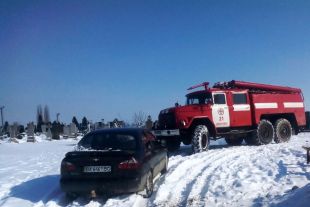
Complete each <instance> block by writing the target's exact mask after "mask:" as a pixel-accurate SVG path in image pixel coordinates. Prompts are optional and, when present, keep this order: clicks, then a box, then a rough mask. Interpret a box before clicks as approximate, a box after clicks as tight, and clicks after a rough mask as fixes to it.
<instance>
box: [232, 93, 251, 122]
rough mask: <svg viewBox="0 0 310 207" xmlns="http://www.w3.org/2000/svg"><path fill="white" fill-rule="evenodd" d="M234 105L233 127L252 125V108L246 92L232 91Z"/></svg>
mask: <svg viewBox="0 0 310 207" xmlns="http://www.w3.org/2000/svg"><path fill="white" fill-rule="evenodd" d="M231 96H232V107H230V125H231V127H241V126H251V124H252V119H251V108H250V104H249V98H248V95H247V93H246V92H232V94H231Z"/></svg>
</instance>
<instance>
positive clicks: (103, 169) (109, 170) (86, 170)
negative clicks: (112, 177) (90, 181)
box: [84, 166, 111, 173]
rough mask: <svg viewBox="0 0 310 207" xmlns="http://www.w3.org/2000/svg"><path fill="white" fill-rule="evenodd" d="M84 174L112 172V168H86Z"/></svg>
mask: <svg viewBox="0 0 310 207" xmlns="http://www.w3.org/2000/svg"><path fill="white" fill-rule="evenodd" d="M84 172H86V173H93V172H111V166H85V167H84Z"/></svg>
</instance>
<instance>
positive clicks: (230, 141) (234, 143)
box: [225, 137, 243, 146]
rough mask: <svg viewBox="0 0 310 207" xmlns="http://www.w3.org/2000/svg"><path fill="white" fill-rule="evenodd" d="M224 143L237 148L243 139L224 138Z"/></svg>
mask: <svg viewBox="0 0 310 207" xmlns="http://www.w3.org/2000/svg"><path fill="white" fill-rule="evenodd" d="M225 141H226V143H227V144H229V145H232V146H238V145H241V144H242V142H243V138H242V137H236V138H228V137H225Z"/></svg>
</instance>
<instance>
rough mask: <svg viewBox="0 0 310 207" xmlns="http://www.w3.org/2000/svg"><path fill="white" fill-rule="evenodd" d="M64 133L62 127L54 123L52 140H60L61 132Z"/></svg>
mask: <svg viewBox="0 0 310 207" xmlns="http://www.w3.org/2000/svg"><path fill="white" fill-rule="evenodd" d="M61 131H62V127H61V125H60V124H59V123H57V122H53V124H52V128H51V132H52V139H60V136H59V135H60V132H61Z"/></svg>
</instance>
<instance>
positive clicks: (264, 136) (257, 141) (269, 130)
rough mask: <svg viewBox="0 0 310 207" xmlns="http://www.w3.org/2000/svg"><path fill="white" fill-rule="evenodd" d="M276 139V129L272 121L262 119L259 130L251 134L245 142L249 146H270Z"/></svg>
mask: <svg viewBox="0 0 310 207" xmlns="http://www.w3.org/2000/svg"><path fill="white" fill-rule="evenodd" d="M273 138H274V128H273V125H272V123H271V122H270V121H268V120H266V119H262V120H261V121H260V122H259V124H258V126H257V130H256V132H254V133H251V134H250V136H248V137H247V138H246V139H245V142H246V143H247V144H249V145H262V144H269V143H271V142H272V140H273Z"/></svg>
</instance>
